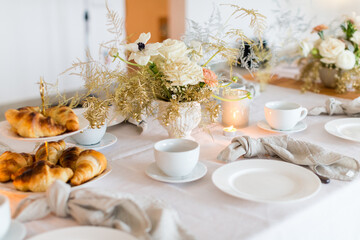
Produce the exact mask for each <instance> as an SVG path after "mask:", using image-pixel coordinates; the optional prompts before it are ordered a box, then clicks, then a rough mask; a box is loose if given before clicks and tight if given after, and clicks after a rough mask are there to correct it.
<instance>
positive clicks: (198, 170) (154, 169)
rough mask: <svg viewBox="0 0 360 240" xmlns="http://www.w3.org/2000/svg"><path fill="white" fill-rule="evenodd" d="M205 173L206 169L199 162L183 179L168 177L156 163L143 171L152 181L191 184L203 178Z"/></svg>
mask: <svg viewBox="0 0 360 240" xmlns="http://www.w3.org/2000/svg"><path fill="white" fill-rule="evenodd" d="M206 172H207V167H206V166H205V165H204V164H203V163H201V162H198V163H197V164H196V166H195V168H194V170H193V171H192V172H191V173H190V174H189V175H187V176H184V177H169V176H167V175H166V174H165V173H163V172H162V171H161V170H160V169H159V168H158V166H157V165H156V163H152V164H150V165H149V167H148V168H147V169H146V171H145V173H146V175H148V176H149V177H151V178H152V179H155V180H157V181H160V182H168V183H185V182H192V181H195V180H198V179H200V178H202V177H203V176H205V174H206Z"/></svg>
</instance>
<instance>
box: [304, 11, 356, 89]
mask: <svg viewBox="0 0 360 240" xmlns="http://www.w3.org/2000/svg"><path fill="white" fill-rule="evenodd" d="M340 29H341V33H340V34H337V35H327V34H326V31H328V26H326V25H324V24H322V25H319V26H316V27H315V28H314V29H313V31H312V33H317V34H318V36H319V39H318V40H316V41H315V42H310V41H308V40H304V41H302V42H301V44H300V48H301V51H302V55H303V57H304V58H303V59H301V61H300V63H302V64H303V67H302V69H301V74H300V79H303V80H304V81H305V84H304V86H303V90H314V91H318V88H317V86H316V84H315V83H316V80H317V79H318V78H320V79H321V80H322V81H323V83H324V85H325V86H327V87H332V88H336V90H337V91H338V92H340V93H343V92H346V91H347V90H348V89H349V88H354V89H360V62H359V59H360V49H359V45H360V16H356V15H355V14H353V16H351V17H347V18H346V20H345V22H343V23H342V24H341V25H340Z"/></svg>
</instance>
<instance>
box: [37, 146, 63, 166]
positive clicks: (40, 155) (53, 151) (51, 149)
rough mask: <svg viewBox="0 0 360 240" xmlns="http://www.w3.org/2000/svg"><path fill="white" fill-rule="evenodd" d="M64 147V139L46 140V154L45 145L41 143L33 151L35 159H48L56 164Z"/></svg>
mask: <svg viewBox="0 0 360 240" xmlns="http://www.w3.org/2000/svg"><path fill="white" fill-rule="evenodd" d="M65 148H66V143H65V142H64V140H60V141H58V142H48V154H46V146H45V143H43V144H41V145H40V147H39V148H38V150H37V151H36V153H35V161H50V162H51V163H52V164H56V163H57V162H58V160H59V158H60V156H61V154H62V153H63V151H64V150H65Z"/></svg>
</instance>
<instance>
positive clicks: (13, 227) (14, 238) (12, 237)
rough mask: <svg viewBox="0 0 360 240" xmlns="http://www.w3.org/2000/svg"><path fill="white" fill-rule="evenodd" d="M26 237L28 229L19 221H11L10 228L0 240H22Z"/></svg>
mask: <svg viewBox="0 0 360 240" xmlns="http://www.w3.org/2000/svg"><path fill="white" fill-rule="evenodd" d="M25 235H26V227H25V226H24V224H22V223H20V222H19V221H17V220H11V224H10V228H9V230H8V232H7V233H6V234H5V236H4V237H3V238H1V239H0V240H22V239H24V237H25Z"/></svg>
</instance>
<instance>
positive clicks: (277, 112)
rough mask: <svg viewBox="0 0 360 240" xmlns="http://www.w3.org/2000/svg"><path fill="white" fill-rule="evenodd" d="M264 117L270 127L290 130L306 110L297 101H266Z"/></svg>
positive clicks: (304, 115)
mask: <svg viewBox="0 0 360 240" xmlns="http://www.w3.org/2000/svg"><path fill="white" fill-rule="evenodd" d="M264 112H265V119H266V121H267V123H268V124H269V125H270V127H271V128H273V129H276V130H282V131H286V130H291V129H293V128H294V127H295V125H296V124H297V123H298V122H300V121H301V120H303V119H304V118H305V117H306V115H307V113H308V110H307V109H306V108H304V107H301V106H300V105H299V104H297V103H292V102H287V101H274V102H268V103H266V104H265V107H264Z"/></svg>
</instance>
